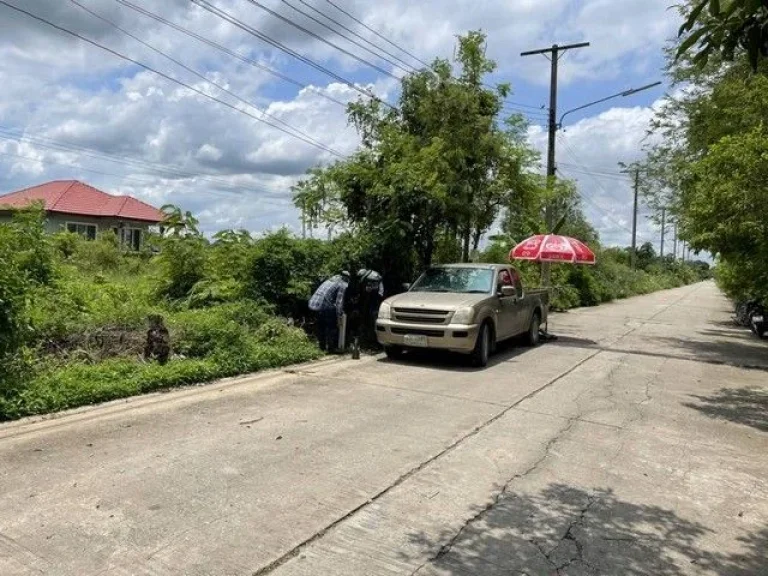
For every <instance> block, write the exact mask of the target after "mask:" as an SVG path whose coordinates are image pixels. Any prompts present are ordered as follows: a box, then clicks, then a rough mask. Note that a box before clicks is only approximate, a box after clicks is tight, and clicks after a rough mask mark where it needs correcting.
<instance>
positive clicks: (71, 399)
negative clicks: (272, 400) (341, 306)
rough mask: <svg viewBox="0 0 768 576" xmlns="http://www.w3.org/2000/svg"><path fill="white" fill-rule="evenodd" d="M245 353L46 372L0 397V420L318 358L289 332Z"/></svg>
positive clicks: (298, 334)
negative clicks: (157, 362) (270, 342)
mask: <svg viewBox="0 0 768 576" xmlns="http://www.w3.org/2000/svg"><path fill="white" fill-rule="evenodd" d="M246 351H247V353H246V354H245V355H242V356H236V355H230V354H227V353H226V349H218V350H217V351H216V352H215V353H214V354H212V355H211V356H210V357H208V358H205V359H176V360H172V361H171V362H169V363H168V364H166V365H164V366H161V365H159V364H155V363H143V362H137V361H131V360H124V359H120V360H107V361H104V362H100V363H98V364H92V365H89V364H70V365H67V366H64V367H60V368H53V369H49V370H48V371H47V372H45V373H44V374H41V375H39V376H38V377H37V378H35V379H34V380H33V381H32V382H31V383H30V384H29V386H27V387H25V388H23V389H20V390H18V391H16V393H15V394H10V395H5V396H3V397H0V420H7V419H12V418H20V417H22V416H27V415H31V414H44V413H48V412H55V411H58V410H64V409H67V408H74V407H77V406H83V405H86V404H94V403H97V402H105V401H108V400H114V399H117V398H125V397H128V396H133V395H136V394H142V393H146V392H152V391H155V390H160V389H164V388H170V387H174V386H182V385H187V384H198V383H203V382H210V381H211V380H215V379H217V378H224V377H227V376H234V375H237V374H242V373H243V372H254V371H257V370H264V369H268V368H277V367H280V366H286V365H289V364H294V363H297V362H305V361H308V360H313V359H315V358H318V357H319V356H320V355H321V352H320V350H319V349H318V348H317V347H316V346H314V345H313V344H312V343H310V342H309V340H308V339H307V338H306V336H305V335H304V334H303V333H301V331H299V330H296V329H290V328H289V329H288V332H287V333H286V334H284V335H283V337H282V338H279V339H277V340H275V341H274V343H273V344H272V345H265V344H259V343H257V342H255V341H254V340H253V339H252V338H250V339H247V346H246Z"/></svg>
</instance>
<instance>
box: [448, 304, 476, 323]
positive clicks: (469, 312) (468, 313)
mask: <svg viewBox="0 0 768 576" xmlns="http://www.w3.org/2000/svg"><path fill="white" fill-rule="evenodd" d="M474 318H475V309H474V308H459V309H458V310H456V312H454V314H453V323H454V324H472V320H474Z"/></svg>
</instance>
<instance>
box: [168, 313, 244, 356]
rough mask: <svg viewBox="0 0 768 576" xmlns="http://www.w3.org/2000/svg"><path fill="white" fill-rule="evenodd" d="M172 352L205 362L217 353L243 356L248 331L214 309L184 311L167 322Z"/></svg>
mask: <svg viewBox="0 0 768 576" xmlns="http://www.w3.org/2000/svg"><path fill="white" fill-rule="evenodd" d="M169 324H170V328H171V346H172V348H173V350H174V352H176V353H178V354H182V355H184V356H188V357H192V358H204V357H206V356H208V355H209V354H211V353H212V352H214V351H216V350H226V351H227V353H229V354H240V355H244V354H246V347H247V337H248V331H247V330H246V328H244V327H243V326H242V325H240V324H238V323H237V322H236V321H235V320H232V319H231V318H229V317H228V315H227V314H226V313H225V312H224V311H221V310H217V309H216V308H207V309H199V310H185V311H183V312H177V313H175V314H173V315H172V316H171V318H170V322H169Z"/></svg>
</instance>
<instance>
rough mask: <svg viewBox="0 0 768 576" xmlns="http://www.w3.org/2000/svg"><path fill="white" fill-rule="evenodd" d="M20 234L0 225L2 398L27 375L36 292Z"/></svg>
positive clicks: (0, 370) (0, 365) (0, 373)
mask: <svg viewBox="0 0 768 576" xmlns="http://www.w3.org/2000/svg"><path fill="white" fill-rule="evenodd" d="M15 234H16V231H15V229H13V228H11V227H10V226H7V225H0V396H2V395H3V394H4V393H5V392H7V391H8V390H10V389H12V388H14V387H16V386H17V385H18V384H19V381H20V379H21V377H22V375H23V365H22V362H21V360H22V358H21V350H22V346H23V345H24V343H25V341H26V339H27V333H28V320H27V297H28V294H29V292H30V291H31V289H32V285H31V283H30V282H29V280H28V278H27V276H26V275H25V274H24V272H23V271H22V266H21V265H20V263H19V262H18V260H17V258H16V257H17V253H16V249H15V248H16V244H17V239H16V238H15Z"/></svg>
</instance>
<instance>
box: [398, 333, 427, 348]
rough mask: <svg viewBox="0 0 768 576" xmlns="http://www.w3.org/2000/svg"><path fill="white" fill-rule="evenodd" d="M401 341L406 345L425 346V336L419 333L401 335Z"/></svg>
mask: <svg viewBox="0 0 768 576" xmlns="http://www.w3.org/2000/svg"><path fill="white" fill-rule="evenodd" d="M403 343H404V344H405V345H406V346H415V347H417V348H426V347H427V337H426V336H423V335H421V334H406V335H405V336H404V337H403Z"/></svg>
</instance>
